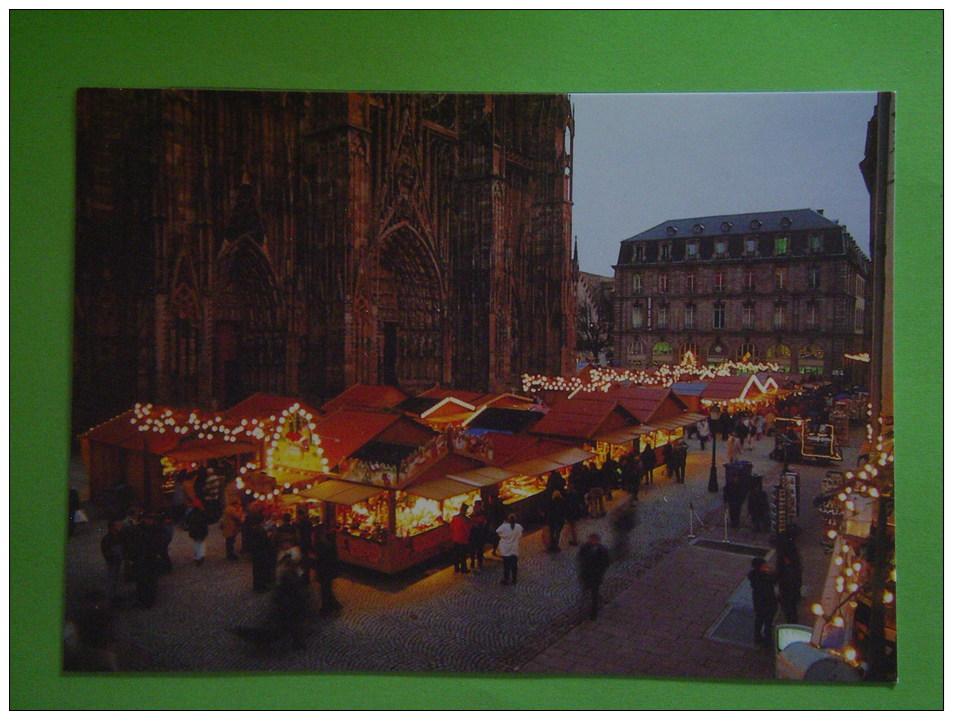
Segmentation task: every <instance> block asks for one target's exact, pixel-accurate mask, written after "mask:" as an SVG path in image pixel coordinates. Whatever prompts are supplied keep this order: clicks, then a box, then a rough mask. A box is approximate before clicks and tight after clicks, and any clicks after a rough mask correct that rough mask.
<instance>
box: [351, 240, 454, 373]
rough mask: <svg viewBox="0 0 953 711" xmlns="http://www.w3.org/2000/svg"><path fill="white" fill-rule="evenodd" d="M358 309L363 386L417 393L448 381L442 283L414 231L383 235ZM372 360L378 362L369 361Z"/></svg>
mask: <svg viewBox="0 0 953 711" xmlns="http://www.w3.org/2000/svg"><path fill="white" fill-rule="evenodd" d="M354 304H355V306H356V307H357V311H356V314H355V315H356V330H355V334H354V335H355V341H356V342H355V344H354V346H355V348H356V349H357V352H356V365H357V367H356V369H355V373H356V374H357V378H358V380H359V381H364V382H370V381H372V380H376V381H377V382H379V383H383V384H385V385H394V386H400V387H405V388H413V387H415V386H424V385H432V384H434V383H441V382H443V381H444V380H445V379H446V374H445V372H444V371H445V364H446V363H447V362H449V361H448V358H447V357H446V356H447V350H448V344H447V341H446V325H447V324H446V296H445V290H444V287H443V280H442V278H441V275H440V273H439V272H438V270H437V266H436V263H435V261H434V259H433V257H432V254H431V252H430V250H429V249H428V247H427V245H426V244H425V242H424V241H423V240H422V239H421V237H420V236H419V235H418V234H417V233H416V232H415V231H414V230H412V229H411V228H410V227H407V226H406V225H404V226H401V227H399V228H396V229H394V230H392V231H390V232H388V233H386V234H385V235H384V236H383V238H382V240H381V242H380V245H379V246H378V248H377V250H376V252H375V253H374V254H372V255H371V257H370V258H369V260H368V267H367V268H366V269H365V270H364V272H363V273H362V274H361V277H360V278H359V281H358V287H357V294H356V295H355V301H354ZM371 347H373V351H372V350H371ZM374 355H376V363H373V362H365V361H367V360H370V359H372V358H373V356H374ZM375 365H376V368H375V367H374V366H375ZM375 370H376V378H375V377H374V371H375Z"/></svg>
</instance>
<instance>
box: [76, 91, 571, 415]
mask: <svg viewBox="0 0 953 711" xmlns="http://www.w3.org/2000/svg"><path fill="white" fill-rule="evenodd" d="M77 114H78V132H77V219H76V225H77V227H76V245H77V248H76V280H75V297H76V298H75V346H74V426H75V427H77V428H80V427H82V426H88V425H90V424H93V423H95V422H97V421H99V418H102V417H104V416H108V415H110V414H114V413H115V412H120V411H122V410H124V409H126V408H128V407H129V405H130V403H131V402H134V401H135V400H155V401H160V402H163V403H169V404H170V405H191V406H197V407H212V408H221V407H227V406H228V405H230V404H233V403H235V402H237V401H239V400H241V399H242V398H244V397H246V396H248V395H249V394H251V393H253V392H256V391H263V392H271V393H277V394H285V395H300V396H302V397H306V398H309V399H312V400H315V401H321V400H323V399H324V398H326V397H329V396H331V395H334V394H336V393H337V392H340V391H341V390H343V389H344V388H345V387H347V386H348V385H351V384H353V383H359V382H362V383H372V384H373V383H382V384H391V385H397V386H401V387H404V388H406V389H408V390H415V389H420V388H425V387H429V386H432V385H435V384H436V385H443V386H452V387H458V388H465V389H470V390H502V389H505V388H507V387H511V386H515V385H517V383H518V382H519V375H520V374H521V373H522V372H525V371H531V372H554V373H555V372H559V373H564V372H567V373H568V372H570V371H571V368H572V366H573V358H574V345H575V326H576V286H575V283H574V280H573V276H572V268H571V254H570V250H571V199H572V198H571V186H572V161H571V151H572V132H573V119H572V110H571V106H570V102H569V99H568V96H566V95H490V94H478V95H477V94H473V95H467V94H426V95H423V94H356V93H352V94H332V93H282V92H222V91H191V90H189V91H182V90H166V91H145V90H143V91H140V90H133V91H126V90H122V91H118V90H82V91H80V92H79V95H78V112H77Z"/></svg>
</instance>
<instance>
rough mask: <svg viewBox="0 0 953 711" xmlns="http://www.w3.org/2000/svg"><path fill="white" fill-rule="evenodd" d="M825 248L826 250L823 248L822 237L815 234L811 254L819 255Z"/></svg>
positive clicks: (812, 239) (812, 236)
mask: <svg viewBox="0 0 953 711" xmlns="http://www.w3.org/2000/svg"><path fill="white" fill-rule="evenodd" d="M823 248H824V246H823V243H822V241H821V236H820V235H819V234H817V233H813V234H812V235H811V253H812V254H817V253H818V252H820V251H821V250H822V249H823Z"/></svg>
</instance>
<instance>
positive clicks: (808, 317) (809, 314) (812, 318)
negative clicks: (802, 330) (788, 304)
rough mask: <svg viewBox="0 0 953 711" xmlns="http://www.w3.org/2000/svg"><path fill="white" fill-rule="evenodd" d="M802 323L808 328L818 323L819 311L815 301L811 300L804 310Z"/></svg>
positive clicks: (816, 325)
mask: <svg viewBox="0 0 953 711" xmlns="http://www.w3.org/2000/svg"><path fill="white" fill-rule="evenodd" d="M804 323H805V325H806V326H807V327H808V328H817V327H818V325H820V311H819V309H818V308H817V302H816V301H811V302H810V303H809V304H808V305H807V308H806V309H805V312H804Z"/></svg>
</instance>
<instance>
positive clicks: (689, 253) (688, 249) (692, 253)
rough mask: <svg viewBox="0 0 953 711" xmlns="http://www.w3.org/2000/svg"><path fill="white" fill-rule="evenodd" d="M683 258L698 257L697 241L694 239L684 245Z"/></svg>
mask: <svg viewBox="0 0 953 711" xmlns="http://www.w3.org/2000/svg"><path fill="white" fill-rule="evenodd" d="M685 259H698V242H696V241H695V240H692V241H691V242H688V243H687V244H686V245H685Z"/></svg>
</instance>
